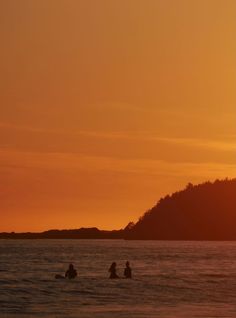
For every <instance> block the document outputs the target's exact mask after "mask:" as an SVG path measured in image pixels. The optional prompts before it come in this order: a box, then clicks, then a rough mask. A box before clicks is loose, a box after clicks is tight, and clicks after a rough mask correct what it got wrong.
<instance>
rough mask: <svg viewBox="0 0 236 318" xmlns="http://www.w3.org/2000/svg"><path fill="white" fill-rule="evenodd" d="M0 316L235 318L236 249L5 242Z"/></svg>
mask: <svg viewBox="0 0 236 318" xmlns="http://www.w3.org/2000/svg"><path fill="white" fill-rule="evenodd" d="M127 260H129V261H130V264H131V267H132V269H133V279H132V280H127V279H117V280H109V279H108V276H109V273H108V268H109V266H110V264H111V263H112V262H113V261H116V262H117V268H118V274H119V275H120V276H121V277H122V276H123V270H124V264H125V262H126V261H127ZM70 262H72V263H73V264H74V266H75V267H76V269H77V271H78V275H79V276H78V278H76V279H75V280H56V279H55V278H54V276H55V275H56V274H62V275H63V274H64V272H65V270H66V269H67V267H68V264H69V263H70ZM0 317H1V318H4V317H10V318H11V317H12V318H14V317H36V318H37V317H67V318H70V317H81V318H90V317H91V318H92V317H93V318H116V317H117V318H118V317H119V318H126V317H127V318H128V317H129V318H132V317H135V318H149V317H162V318H185V317H186V318H192V317H196V318H203V317H205V318H206V317H207V318H210V317H219V318H224V317H227V318H236V242H166V241H123V240H0Z"/></svg>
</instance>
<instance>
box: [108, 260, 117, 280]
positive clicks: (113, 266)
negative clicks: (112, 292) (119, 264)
mask: <svg viewBox="0 0 236 318" xmlns="http://www.w3.org/2000/svg"><path fill="white" fill-rule="evenodd" d="M109 272H110V278H111V279H113V278H119V276H118V275H117V274H116V263H115V262H113V263H112V264H111V267H110V268H109Z"/></svg>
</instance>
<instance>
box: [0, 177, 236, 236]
mask: <svg viewBox="0 0 236 318" xmlns="http://www.w3.org/2000/svg"><path fill="white" fill-rule="evenodd" d="M235 227H236V179H232V180H228V179H225V180H221V181H220V180H216V181H215V182H213V183H211V182H205V183H202V184H199V185H192V184H191V183H189V184H188V185H187V187H186V188H185V189H184V190H182V191H178V192H175V193H173V194H172V195H167V196H166V197H164V198H161V199H160V200H159V202H158V203H157V204H156V205H155V206H154V207H153V208H152V209H150V210H148V211H147V212H146V213H145V214H144V215H143V216H142V217H141V218H140V219H139V221H138V222H137V223H136V224H134V223H132V222H130V223H129V224H128V225H127V226H126V227H125V228H124V229H122V230H114V231H102V230H99V229H97V228H96V227H93V228H80V229H75V230H49V231H45V232H41V233H30V232H27V233H14V232H12V233H0V239H1V238H2V239H130V240H132V239H134V240H136V239H138V240H225V241H226V240H236V229H235Z"/></svg>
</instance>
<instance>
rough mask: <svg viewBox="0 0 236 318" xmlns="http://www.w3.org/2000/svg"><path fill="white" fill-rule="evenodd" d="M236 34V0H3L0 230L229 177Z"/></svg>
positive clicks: (126, 211)
mask: <svg viewBox="0 0 236 318" xmlns="http://www.w3.org/2000/svg"><path fill="white" fill-rule="evenodd" d="M235 33H236V1H235V0H224V1H222V0H191V1H189V0H178V1H176V0H166V1H163V0H99V1H97V0H34V1H32V0H21V1H19V0H10V1H9V0H1V1H0V39H1V50H0V72H1V76H0V180H1V182H0V204H1V206H0V213H1V223H0V231H41V230H45V229H50V228H78V227H81V226H86V227H87V226H98V227H100V228H104V229H114V228H121V227H124V226H125V225H126V224H127V223H128V222H129V221H136V220H137V218H138V217H139V216H140V215H141V214H142V213H143V212H145V210H146V209H148V208H149V207H151V206H152V205H153V204H155V202H156V201H157V200H158V199H159V198H160V197H161V196H162V195H165V194H167V193H170V192H173V191H175V190H179V189H181V188H183V187H184V186H185V185H186V184H187V183H188V182H190V181H191V182H193V183H199V182H202V181H206V180H214V179H216V178H225V177H235V175H236V141H235V137H236V125H235V123H236V107H235V103H236V90H235V87H236V41H235Z"/></svg>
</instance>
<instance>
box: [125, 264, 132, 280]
mask: <svg viewBox="0 0 236 318" xmlns="http://www.w3.org/2000/svg"><path fill="white" fill-rule="evenodd" d="M124 276H125V278H132V269H131V267H130V265H129V262H126V263H125V269H124Z"/></svg>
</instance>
